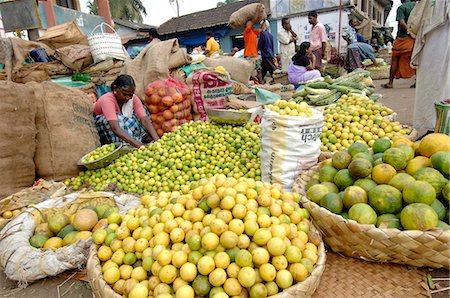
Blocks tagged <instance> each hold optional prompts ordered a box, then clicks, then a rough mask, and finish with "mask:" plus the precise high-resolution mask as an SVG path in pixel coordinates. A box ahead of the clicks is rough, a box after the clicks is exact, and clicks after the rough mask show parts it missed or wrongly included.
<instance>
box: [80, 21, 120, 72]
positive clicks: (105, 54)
mask: <svg viewBox="0 0 450 298" xmlns="http://www.w3.org/2000/svg"><path fill="white" fill-rule="evenodd" d="M104 26H106V27H108V28H109V29H111V31H112V32H113V33H107V32H105V31H104V28H103V27H104ZM98 29H100V32H98ZM88 43H89V46H90V47H91V53H92V58H93V59H94V62H95V63H98V62H101V61H104V60H107V59H111V58H114V59H119V60H125V59H127V58H128V55H127V54H125V52H126V51H124V48H123V45H122V40H121V39H120V36H119V35H118V34H117V33H116V31H115V30H114V28H112V27H111V26H110V25H108V24H106V23H101V24H100V25H98V26H96V27H95V28H94V29H93V30H92V32H91V35H89V37H88Z"/></svg>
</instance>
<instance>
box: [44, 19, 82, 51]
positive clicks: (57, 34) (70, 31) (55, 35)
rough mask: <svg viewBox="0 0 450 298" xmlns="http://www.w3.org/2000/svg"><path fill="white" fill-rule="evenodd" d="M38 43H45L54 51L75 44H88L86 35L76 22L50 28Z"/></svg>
mask: <svg viewBox="0 0 450 298" xmlns="http://www.w3.org/2000/svg"><path fill="white" fill-rule="evenodd" d="M38 41H40V42H42V43H45V44H46V45H48V46H49V47H51V48H52V49H59V48H62V47H65V46H70V45H75V44H82V45H87V44H88V42H87V37H86V35H84V34H83V32H81V30H80V28H78V25H77V23H75V22H74V21H72V22H67V23H64V24H61V25H58V26H54V27H50V28H48V29H47V31H46V32H45V33H44V35H43V36H41V37H40V38H39V39H38Z"/></svg>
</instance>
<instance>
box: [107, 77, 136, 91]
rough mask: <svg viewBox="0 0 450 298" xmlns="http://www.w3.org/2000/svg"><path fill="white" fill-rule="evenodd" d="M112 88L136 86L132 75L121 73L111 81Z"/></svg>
mask: <svg viewBox="0 0 450 298" xmlns="http://www.w3.org/2000/svg"><path fill="white" fill-rule="evenodd" d="M111 88H124V89H128V88H136V84H135V83H134V79H133V77H132V76H130V75H126V74H125V75H120V76H118V77H117V78H116V79H115V80H114V82H112V83H111Z"/></svg>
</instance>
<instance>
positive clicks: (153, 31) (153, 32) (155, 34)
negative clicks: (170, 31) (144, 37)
mask: <svg viewBox="0 0 450 298" xmlns="http://www.w3.org/2000/svg"><path fill="white" fill-rule="evenodd" d="M148 35H150V36H151V37H153V38H159V33H158V31H156V29H155V28H150V30H148Z"/></svg>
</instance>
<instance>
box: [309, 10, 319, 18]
mask: <svg viewBox="0 0 450 298" xmlns="http://www.w3.org/2000/svg"><path fill="white" fill-rule="evenodd" d="M308 17H315V18H317V11H315V10H312V11H310V12H308Z"/></svg>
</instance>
